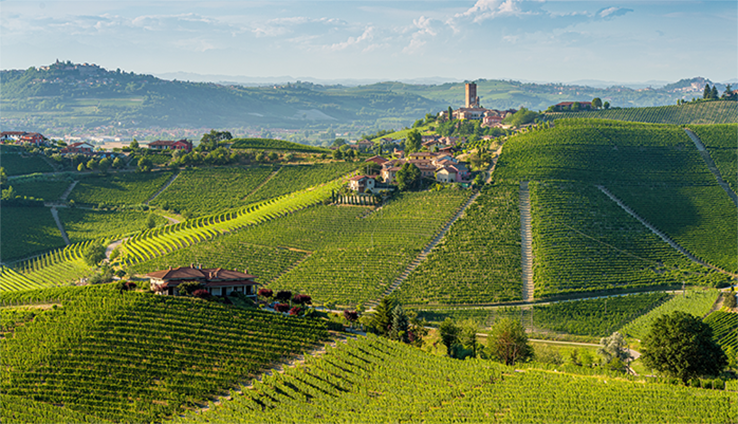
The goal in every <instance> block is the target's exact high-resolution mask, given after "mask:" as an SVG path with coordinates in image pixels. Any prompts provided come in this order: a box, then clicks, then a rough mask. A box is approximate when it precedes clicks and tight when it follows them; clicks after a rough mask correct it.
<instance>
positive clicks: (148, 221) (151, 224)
mask: <svg viewBox="0 0 738 424" xmlns="http://www.w3.org/2000/svg"><path fill="white" fill-rule="evenodd" d="M154 227H156V220H155V219H154V214H153V213H150V214H149V217H148V218H147V219H146V228H145V229H147V230H150V229H152V228H154Z"/></svg>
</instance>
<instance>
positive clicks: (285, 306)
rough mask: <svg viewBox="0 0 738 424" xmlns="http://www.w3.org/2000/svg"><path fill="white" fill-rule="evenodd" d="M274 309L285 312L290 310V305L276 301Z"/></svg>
mask: <svg viewBox="0 0 738 424" xmlns="http://www.w3.org/2000/svg"><path fill="white" fill-rule="evenodd" d="M274 310H275V311H277V312H287V311H289V310H290V305H288V304H286V303H277V304H275V305H274Z"/></svg>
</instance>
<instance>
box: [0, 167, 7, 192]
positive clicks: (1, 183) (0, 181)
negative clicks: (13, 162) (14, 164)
mask: <svg viewBox="0 0 738 424" xmlns="http://www.w3.org/2000/svg"><path fill="white" fill-rule="evenodd" d="M7 183H8V175H7V174H6V173H5V168H3V167H1V166H0V188H5V185H6V184H7Z"/></svg>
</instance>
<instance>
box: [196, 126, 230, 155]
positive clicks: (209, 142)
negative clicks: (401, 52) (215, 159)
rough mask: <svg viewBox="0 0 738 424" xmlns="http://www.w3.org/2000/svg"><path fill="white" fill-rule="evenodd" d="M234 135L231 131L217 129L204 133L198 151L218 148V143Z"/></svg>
mask: <svg viewBox="0 0 738 424" xmlns="http://www.w3.org/2000/svg"><path fill="white" fill-rule="evenodd" d="M232 138H233V136H232V135H231V133H230V132H229V131H215V130H210V132H209V133H205V134H203V135H202V138H201V139H200V144H199V145H198V146H197V150H198V151H205V152H208V151H211V150H215V149H217V148H218V144H219V143H220V142H221V141H225V140H230V139H232Z"/></svg>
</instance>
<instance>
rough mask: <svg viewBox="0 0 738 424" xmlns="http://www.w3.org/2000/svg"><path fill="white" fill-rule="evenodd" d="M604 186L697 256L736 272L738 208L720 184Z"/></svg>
mask: <svg viewBox="0 0 738 424" xmlns="http://www.w3.org/2000/svg"><path fill="white" fill-rule="evenodd" d="M607 188H608V189H610V191H612V193H613V194H615V196H617V197H619V198H620V199H621V200H622V201H623V202H625V204H627V205H628V206H629V207H631V208H633V210H635V211H636V212H637V213H638V214H639V215H640V216H641V217H643V218H644V219H645V220H646V221H648V222H650V223H651V224H652V225H654V226H655V227H656V228H658V229H659V230H661V231H663V232H665V233H666V234H668V235H669V237H671V238H672V239H673V240H674V241H676V242H677V243H679V244H680V245H681V246H682V247H684V248H685V249H687V250H688V251H689V252H690V253H692V254H693V255H695V256H696V257H698V258H701V259H702V260H704V261H705V262H707V263H710V264H713V265H715V266H717V267H719V268H722V269H724V270H726V271H729V272H732V273H736V272H738V256H736V251H738V237H736V232H738V209H736V207H735V204H734V203H733V202H731V200H730V198H729V197H728V196H727V195H726V194H725V191H723V189H722V188H721V187H720V186H718V185H716V184H715V185H711V186H704V187H699V186H697V187H689V186H688V187H626V186H611V187H607Z"/></svg>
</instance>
